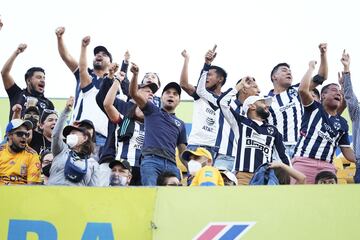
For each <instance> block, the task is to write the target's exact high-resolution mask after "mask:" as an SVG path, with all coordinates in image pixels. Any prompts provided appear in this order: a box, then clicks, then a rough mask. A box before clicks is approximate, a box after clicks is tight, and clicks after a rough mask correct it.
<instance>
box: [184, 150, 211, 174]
mask: <svg viewBox="0 0 360 240" xmlns="http://www.w3.org/2000/svg"><path fill="white" fill-rule="evenodd" d="M181 158H182V160H184V161H187V162H188V169H189V173H190V174H194V173H196V172H197V171H199V170H200V169H201V168H202V167H205V166H212V163H213V160H212V155H211V153H210V152H209V151H208V150H206V149H205V148H202V147H198V148H197V149H196V150H195V151H192V150H188V149H187V150H185V151H184V152H183V153H182V154H181Z"/></svg>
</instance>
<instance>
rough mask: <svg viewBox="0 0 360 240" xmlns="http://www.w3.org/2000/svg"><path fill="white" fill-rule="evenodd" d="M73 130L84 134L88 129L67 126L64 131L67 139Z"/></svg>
mask: <svg viewBox="0 0 360 240" xmlns="http://www.w3.org/2000/svg"><path fill="white" fill-rule="evenodd" d="M72 130H77V131H80V132H83V133H86V132H87V129H86V128H83V127H75V126H73V125H67V126H66V127H65V128H64V130H63V135H64V137H66V136H67V135H69V133H70V132H71V131H72Z"/></svg>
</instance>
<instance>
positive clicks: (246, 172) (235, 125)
mask: <svg viewBox="0 0 360 240" xmlns="http://www.w3.org/2000/svg"><path fill="white" fill-rule="evenodd" d="M253 81H254V80H253V78H252V77H244V78H243V79H242V80H241V81H240V82H239V83H238V84H237V85H236V86H235V89H232V88H230V89H229V90H227V91H226V92H225V93H223V94H222V95H221V96H220V97H219V99H218V104H219V106H220V108H221V111H222V112H223V114H224V116H225V119H226V121H228V123H229V124H230V126H231V128H232V130H233V131H234V134H235V139H237V142H238V146H237V152H236V160H235V166H234V169H235V171H236V178H237V179H238V184H239V185H247V184H249V181H250V179H251V177H252V176H253V173H254V171H255V170H256V169H257V167H258V166H260V165H261V164H263V163H265V162H271V161H272V160H273V159H276V160H281V161H282V162H284V163H285V164H287V165H290V161H289V158H288V156H287V155H286V154H285V147H284V144H283V139H282V136H281V134H280V133H279V131H278V130H277V128H276V127H275V126H273V125H270V124H267V123H266V119H267V118H268V117H269V114H270V112H269V106H270V105H271V102H272V98H271V97H260V96H250V97H248V98H247V99H246V100H245V102H244V104H243V111H244V113H245V114H246V115H247V117H245V116H242V115H240V114H239V113H236V112H235V110H234V109H232V108H230V106H229V103H230V102H231V99H232V98H233V97H234V96H235V95H236V94H237V93H238V92H240V91H242V90H243V89H244V88H251V84H252V83H253Z"/></svg>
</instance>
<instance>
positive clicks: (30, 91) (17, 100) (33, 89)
mask: <svg viewBox="0 0 360 240" xmlns="http://www.w3.org/2000/svg"><path fill="white" fill-rule="evenodd" d="M26 47H27V46H26V44H20V45H19V46H18V47H17V49H16V50H15V52H14V53H13V54H12V55H11V56H10V58H9V59H8V60H7V61H6V63H5V64H4V66H3V68H2V70H1V76H2V79H3V84H4V87H5V90H6V93H7V94H8V96H9V100H10V114H9V120H11V117H12V114H13V112H12V107H13V106H14V105H15V104H20V105H21V107H22V114H21V115H24V112H25V110H26V102H27V101H29V100H30V99H31V98H32V97H33V98H36V99H37V100H38V101H37V104H36V106H37V107H38V109H39V111H40V114H41V113H42V111H43V110H44V109H54V105H53V103H52V102H51V101H50V100H49V99H47V98H46V97H44V89H45V71H44V69H42V68H40V67H32V68H30V69H28V70H27V71H26V73H25V82H26V88H24V89H21V88H20V87H19V86H18V85H17V84H16V83H15V81H14V79H13V77H12V76H11V74H10V71H11V68H12V65H13V63H14V61H15V59H16V58H17V56H18V55H19V54H20V53H22V52H24V51H25V49H26Z"/></svg>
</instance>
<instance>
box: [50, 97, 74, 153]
mask: <svg viewBox="0 0 360 240" xmlns="http://www.w3.org/2000/svg"><path fill="white" fill-rule="evenodd" d="M73 105H74V97H70V98H69V99H68V100H67V102H66V105H65V109H64V111H62V113H61V114H60V117H59V119H58V121H57V122H56V124H55V127H54V130H53V132H52V136H51V138H52V142H51V151H52V153H53V155H54V156H56V155H58V154H59V153H60V152H61V151H62V150H63V149H64V147H65V145H66V144H65V143H64V141H63V138H62V131H63V128H64V126H65V125H66V120H67V119H68V117H69V115H70V112H71V109H72V107H73Z"/></svg>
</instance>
